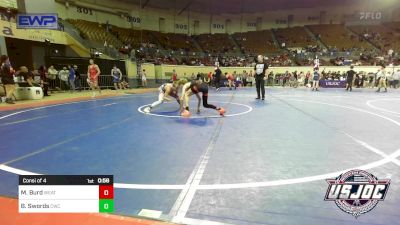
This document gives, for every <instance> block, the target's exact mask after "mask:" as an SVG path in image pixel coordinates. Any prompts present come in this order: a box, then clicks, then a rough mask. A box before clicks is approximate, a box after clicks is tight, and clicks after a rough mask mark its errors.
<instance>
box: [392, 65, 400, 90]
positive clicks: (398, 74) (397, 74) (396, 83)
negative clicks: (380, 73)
mask: <svg viewBox="0 0 400 225" xmlns="http://www.w3.org/2000/svg"><path fill="white" fill-rule="evenodd" d="M399 80H400V69H397V71H396V72H394V73H393V88H398V87H399Z"/></svg>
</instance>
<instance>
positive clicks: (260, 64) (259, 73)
mask: <svg viewBox="0 0 400 225" xmlns="http://www.w3.org/2000/svg"><path fill="white" fill-rule="evenodd" d="M267 69H268V65H267V64H266V63H264V57H263V56H262V55H259V56H257V63H256V65H255V66H254V71H255V80H256V89H257V98H256V99H260V92H261V95H262V100H264V99H265V87H264V84H265V79H266V77H265V71H266V70H267Z"/></svg>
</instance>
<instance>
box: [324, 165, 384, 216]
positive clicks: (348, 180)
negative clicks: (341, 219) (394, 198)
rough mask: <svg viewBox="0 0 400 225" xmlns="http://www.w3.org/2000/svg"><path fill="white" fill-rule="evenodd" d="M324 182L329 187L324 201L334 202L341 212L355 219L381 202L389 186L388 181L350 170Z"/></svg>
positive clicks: (360, 171) (361, 171)
mask: <svg viewBox="0 0 400 225" xmlns="http://www.w3.org/2000/svg"><path fill="white" fill-rule="evenodd" d="M326 181H327V182H328V184H329V187H328V191H327V192H326V195H325V201H335V203H336V205H337V206H338V207H339V208H340V209H341V210H343V211H344V212H346V213H349V214H351V215H353V216H354V217H356V218H357V217H358V216H360V215H361V214H364V213H367V212H369V211H371V210H372V209H373V208H375V206H376V205H377V204H378V202H379V201H383V200H384V199H385V196H386V193H387V191H388V189H389V185H390V180H389V179H387V180H378V178H376V177H375V176H374V175H372V174H370V173H368V172H366V171H363V170H350V171H348V172H346V173H343V174H342V175H340V176H338V177H337V178H336V179H327V180H326Z"/></svg>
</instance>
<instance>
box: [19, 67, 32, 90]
mask: <svg viewBox="0 0 400 225" xmlns="http://www.w3.org/2000/svg"><path fill="white" fill-rule="evenodd" d="M16 74H17V75H18V76H22V77H23V78H24V80H25V81H26V82H27V83H28V85H29V87H33V86H35V85H34V80H33V77H34V75H33V73H32V72H31V71H29V70H28V68H27V67H26V66H21V67H20V68H19V71H17V73H16Z"/></svg>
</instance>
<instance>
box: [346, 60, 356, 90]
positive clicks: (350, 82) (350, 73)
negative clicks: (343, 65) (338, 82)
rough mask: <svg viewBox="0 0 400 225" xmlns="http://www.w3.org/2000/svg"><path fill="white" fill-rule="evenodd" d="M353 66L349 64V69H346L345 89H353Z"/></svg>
mask: <svg viewBox="0 0 400 225" xmlns="http://www.w3.org/2000/svg"><path fill="white" fill-rule="evenodd" d="M353 69H354V66H350V70H349V71H347V78H346V86H347V87H346V91H348V90H350V91H352V90H353V79H354V75H355V74H356V72H355V71H354V70H353Z"/></svg>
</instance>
